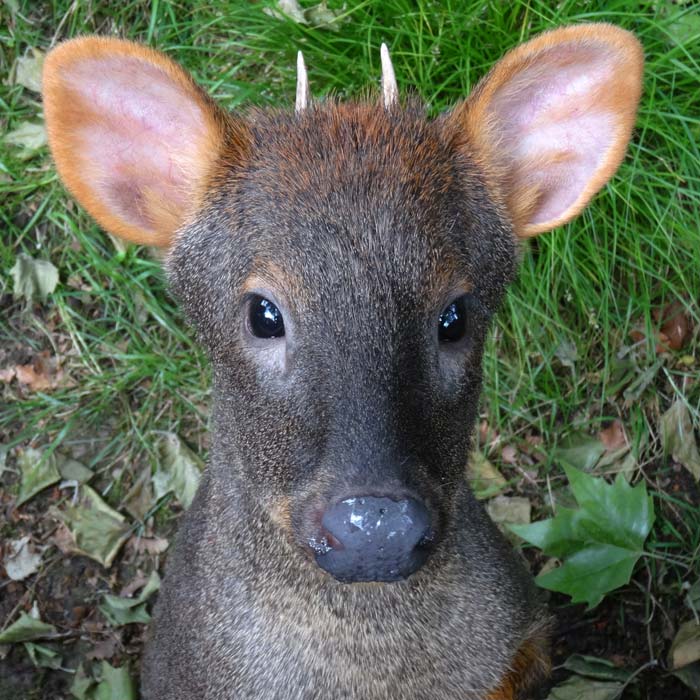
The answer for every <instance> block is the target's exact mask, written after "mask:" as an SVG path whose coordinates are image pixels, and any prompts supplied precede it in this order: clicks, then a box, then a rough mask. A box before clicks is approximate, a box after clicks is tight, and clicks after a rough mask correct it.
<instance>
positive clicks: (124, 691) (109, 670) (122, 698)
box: [94, 661, 136, 700]
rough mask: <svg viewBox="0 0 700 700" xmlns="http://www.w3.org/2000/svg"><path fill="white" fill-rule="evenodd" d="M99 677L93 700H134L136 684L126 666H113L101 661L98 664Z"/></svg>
mask: <svg viewBox="0 0 700 700" xmlns="http://www.w3.org/2000/svg"><path fill="white" fill-rule="evenodd" d="M100 677H101V680H100V682H99V683H98V685H97V689H96V691H95V696H94V698H95V700H136V684H135V683H134V681H133V679H132V678H131V675H130V674H129V669H128V667H127V666H121V667H119V668H115V667H114V666H111V665H110V664H109V663H107V662H106V661H103V662H102V663H101V665H100Z"/></svg>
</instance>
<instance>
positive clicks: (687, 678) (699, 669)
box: [671, 661, 700, 697]
mask: <svg viewBox="0 0 700 700" xmlns="http://www.w3.org/2000/svg"><path fill="white" fill-rule="evenodd" d="M671 673H672V674H673V675H674V676H675V677H676V678H678V680H680V681H682V682H683V683H685V685H687V686H688V688H690V689H691V690H692V691H693V692H694V693H695V695H696V696H697V697H700V661H698V662H696V663H694V664H688V665H687V666H683V667H682V668H677V669H676V670H675V671H671Z"/></svg>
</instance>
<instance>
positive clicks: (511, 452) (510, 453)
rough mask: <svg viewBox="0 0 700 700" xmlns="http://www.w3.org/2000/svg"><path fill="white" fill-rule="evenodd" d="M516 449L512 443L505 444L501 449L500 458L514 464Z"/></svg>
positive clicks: (516, 454) (515, 461)
mask: <svg viewBox="0 0 700 700" xmlns="http://www.w3.org/2000/svg"><path fill="white" fill-rule="evenodd" d="M517 456H518V451H517V450H516V449H515V447H513V446H512V445H506V446H505V447H504V448H503V449H502V450H501V459H502V460H503V461H504V462H505V463H506V464H516V463H517V461H518V460H517Z"/></svg>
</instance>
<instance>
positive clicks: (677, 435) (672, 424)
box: [659, 399, 700, 481]
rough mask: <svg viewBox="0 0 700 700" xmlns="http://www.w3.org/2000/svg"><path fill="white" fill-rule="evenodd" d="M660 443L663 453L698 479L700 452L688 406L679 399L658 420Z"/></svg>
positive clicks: (699, 478)
mask: <svg viewBox="0 0 700 700" xmlns="http://www.w3.org/2000/svg"><path fill="white" fill-rule="evenodd" d="M659 432H660V433H661V445H662V447H663V450H664V454H670V455H671V456H672V457H673V459H674V461H676V462H678V463H679V464H682V465H683V466H684V467H685V468H686V469H687V470H688V471H689V472H690V473H691V474H692V475H693V476H694V477H695V479H696V481H700V452H699V451H698V445H697V442H696V441H695V434H694V432H693V423H692V421H691V420H690V412H689V411H688V407H687V406H686V405H685V403H683V401H681V400H680V399H676V401H675V402H674V403H673V404H672V405H671V408H669V409H668V411H666V413H664V414H663V415H662V416H661V419H660V420H659Z"/></svg>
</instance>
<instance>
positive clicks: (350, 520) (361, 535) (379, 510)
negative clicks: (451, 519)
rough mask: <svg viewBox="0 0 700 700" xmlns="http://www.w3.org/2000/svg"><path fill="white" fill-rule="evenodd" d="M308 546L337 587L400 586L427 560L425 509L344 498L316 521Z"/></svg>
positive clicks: (383, 499)
mask: <svg viewBox="0 0 700 700" xmlns="http://www.w3.org/2000/svg"><path fill="white" fill-rule="evenodd" d="M321 524H322V526H323V530H324V532H323V534H322V535H321V536H320V537H319V538H315V539H312V540H311V541H310V542H309V545H310V546H311V548H312V549H313V550H314V552H315V553H316V562H317V563H318V565H319V566H320V567H321V568H322V569H325V570H326V571H328V573H330V574H332V575H333V576H335V578H337V579H338V580H339V581H343V582H345V583H352V582H355V581H400V580H401V579H404V578H407V577H408V576H410V575H411V574H412V573H413V572H414V571H417V570H418V569H419V568H420V567H421V566H422V565H423V563H424V562H425V560H426V559H427V558H428V554H429V548H430V544H431V543H432V539H433V533H432V530H431V527H430V515H429V514H428V510H427V509H426V507H425V506H424V505H423V504H422V503H421V502H420V501H417V500H415V499H414V498H405V499H402V500H399V501H395V500H393V499H391V498H388V497H375V496H361V497H356V498H346V499H345V500H344V501H340V503H336V504H335V505H334V506H331V507H330V508H329V509H328V510H327V511H326V512H325V513H324V514H323V518H322V519H321Z"/></svg>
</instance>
